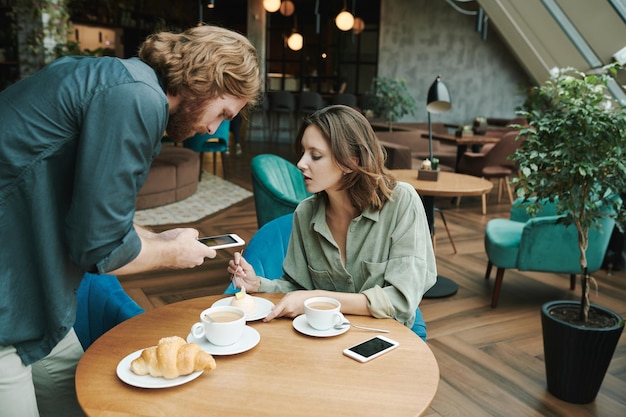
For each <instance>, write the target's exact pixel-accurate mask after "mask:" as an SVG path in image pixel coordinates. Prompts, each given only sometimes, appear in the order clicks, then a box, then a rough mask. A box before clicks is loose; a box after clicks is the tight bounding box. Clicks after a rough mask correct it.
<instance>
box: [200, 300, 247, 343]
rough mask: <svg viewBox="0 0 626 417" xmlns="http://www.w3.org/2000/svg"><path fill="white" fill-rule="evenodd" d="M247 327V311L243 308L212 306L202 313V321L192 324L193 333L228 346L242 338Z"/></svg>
mask: <svg viewBox="0 0 626 417" xmlns="http://www.w3.org/2000/svg"><path fill="white" fill-rule="evenodd" d="M245 327H246V312H245V311H243V310H242V309H241V308H239V307H233V306H219V307H211V308H207V309H206V310H204V311H203V312H202V313H200V321H199V322H198V323H194V325H193V326H191V334H192V335H193V336H194V337H195V338H197V339H201V338H203V337H204V338H206V340H208V341H209V342H210V343H212V344H214V345H216V346H228V345H232V344H233V343H235V342H237V341H238V340H239V339H240V338H241V335H242V334H243V330H244V328H245Z"/></svg>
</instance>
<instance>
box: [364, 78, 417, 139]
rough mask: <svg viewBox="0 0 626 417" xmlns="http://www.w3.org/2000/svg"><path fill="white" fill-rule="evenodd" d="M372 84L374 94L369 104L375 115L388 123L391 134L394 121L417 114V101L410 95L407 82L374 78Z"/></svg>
mask: <svg viewBox="0 0 626 417" xmlns="http://www.w3.org/2000/svg"><path fill="white" fill-rule="evenodd" d="M372 84H373V92H372V95H371V100H370V103H368V104H369V105H371V107H372V108H371V110H372V111H373V112H374V114H376V115H377V116H378V117H381V118H384V119H385V120H386V121H387V123H388V125H389V131H390V132H391V131H392V130H393V122H394V121H396V120H398V119H400V118H401V117H403V116H405V115H407V114H413V113H414V112H415V109H416V105H415V99H414V98H413V97H412V96H411V94H409V90H408V88H407V86H406V81H405V80H402V79H393V78H387V77H374V79H373V80H372Z"/></svg>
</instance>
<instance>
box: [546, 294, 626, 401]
mask: <svg viewBox="0 0 626 417" xmlns="http://www.w3.org/2000/svg"><path fill="white" fill-rule="evenodd" d="M560 306H570V307H571V306H575V307H576V308H578V307H579V306H580V303H579V302H576V301H551V302H548V303H546V304H544V305H543V306H542V307H541V326H542V329H543V351H544V357H545V363H546V379H547V383H548V391H550V393H552V395H554V396H555V397H557V398H559V399H561V400H563V401H567V402H570V403H575V404H586V403H590V402H592V401H593V400H594V399H595V398H596V395H597V394H598V391H599V390H600V385H602V380H603V379H604V375H605V374H606V370H607V369H608V367H609V363H610V362H611V358H612V357H613V353H614V352H615V347H616V346H617V342H618V340H619V338H620V336H621V334H622V331H623V330H624V323H623V321H622V318H621V317H620V316H619V315H618V314H617V313H615V312H613V311H611V310H608V309H606V308H603V307H600V306H597V305H593V304H592V305H591V308H592V309H597V310H599V311H602V312H605V313H606V314H608V315H610V316H613V317H615V318H616V320H617V324H616V325H615V326H612V327H609V328H603V329H594V328H587V327H582V326H578V325H573V324H570V323H567V322H564V321H561V320H559V319H555V318H554V317H552V316H551V315H550V311H551V310H553V309H556V308H558V307H560Z"/></svg>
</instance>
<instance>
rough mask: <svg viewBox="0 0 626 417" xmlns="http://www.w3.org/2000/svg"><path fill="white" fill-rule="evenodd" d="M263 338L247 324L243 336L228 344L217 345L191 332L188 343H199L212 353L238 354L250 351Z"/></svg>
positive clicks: (203, 348)
mask: <svg viewBox="0 0 626 417" xmlns="http://www.w3.org/2000/svg"><path fill="white" fill-rule="evenodd" d="M260 340H261V335H260V334H259V332H257V331H256V330H255V329H253V328H252V327H250V326H246V327H245V328H244V330H243V335H241V338H240V339H239V340H238V341H237V342H235V343H233V344H232V345H228V346H217V345H214V344H213V343H211V342H209V341H208V340H206V338H204V337H203V338H201V339H198V338H196V337H195V336H194V335H192V334H191V333H189V334H188V335H187V343H197V344H199V345H200V347H201V348H202V350H204V351H205V352H208V353H210V354H211V355H236V354H237V353H242V352H245V351H248V350H250V349H252V348H253V347H255V346H256V345H257V344H258V343H259V341H260Z"/></svg>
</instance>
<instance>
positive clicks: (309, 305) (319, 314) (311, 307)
mask: <svg viewBox="0 0 626 417" xmlns="http://www.w3.org/2000/svg"><path fill="white" fill-rule="evenodd" d="M340 310H341V303H340V302H339V301H338V300H335V299H334V298H330V297H312V298H308V299H306V300H305V301H304V314H305V316H306V321H307V322H308V323H309V326H311V327H312V328H314V329H316V330H328V329H330V328H332V327H334V326H335V325H336V324H340V323H343V321H344V317H343V314H341V312H340Z"/></svg>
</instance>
